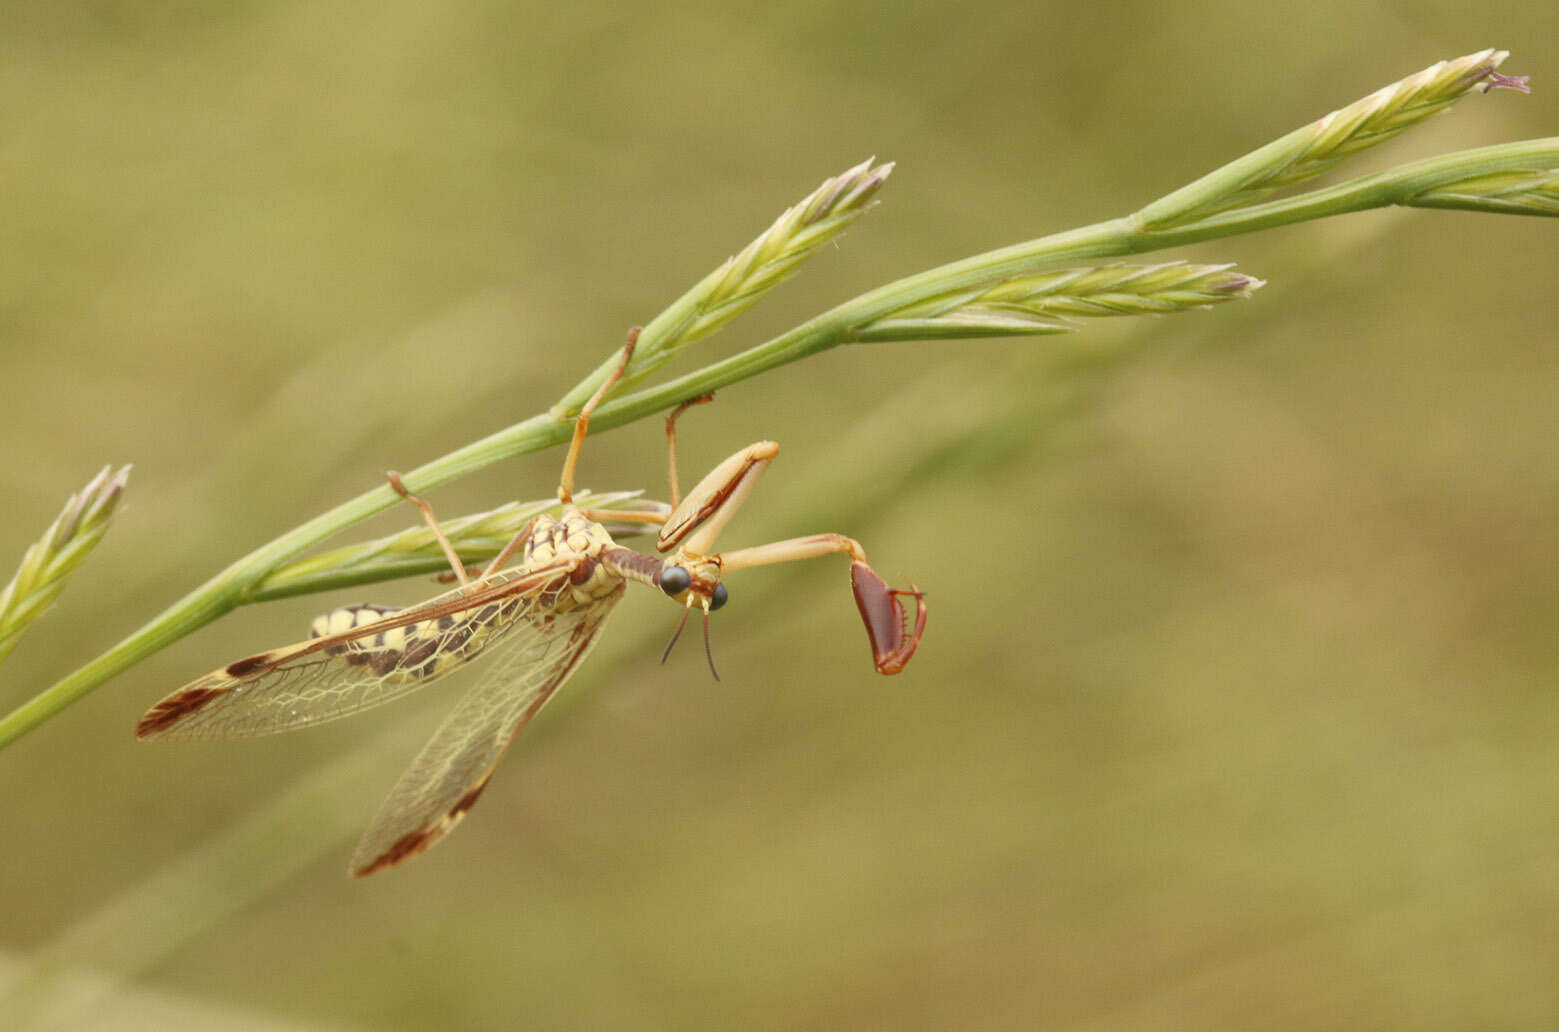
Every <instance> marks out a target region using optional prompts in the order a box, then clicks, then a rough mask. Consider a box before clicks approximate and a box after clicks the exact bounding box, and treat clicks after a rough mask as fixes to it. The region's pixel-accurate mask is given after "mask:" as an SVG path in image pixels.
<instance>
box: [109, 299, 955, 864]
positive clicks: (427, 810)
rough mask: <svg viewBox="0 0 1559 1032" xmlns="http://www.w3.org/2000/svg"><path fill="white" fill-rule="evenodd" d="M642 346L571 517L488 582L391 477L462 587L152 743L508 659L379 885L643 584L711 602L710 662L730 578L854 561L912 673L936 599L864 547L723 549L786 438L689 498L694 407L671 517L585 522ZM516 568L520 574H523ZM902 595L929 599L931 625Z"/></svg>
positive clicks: (381, 822)
mask: <svg viewBox="0 0 1559 1032" xmlns="http://www.w3.org/2000/svg"><path fill="white" fill-rule="evenodd" d="M637 336H638V330H637V329H635V330H633V331H632V332H630V333H629V335H628V343H627V345H626V347H624V349H623V358H622V362H621V363H620V364H619V365H618V366H617V369H616V371H615V372H614V373H613V374H612V375H611V376H610V377H608V378H607V380H606V381H605V382H604V383H603V384H602V385H601V387H600V388H599V389H598V390H597V391H596V392H595V394H594V395H593V396H592V397H591V398H590V400H589V401H588V402H587V403H586V404H585V405H584V407H583V408H582V409H581V410H580V412H579V415H578V416H577V417H576V419H575V423H574V436H573V440H572V441H571V442H570V444H569V449H568V457H567V458H566V459H565V460H564V462H563V474H562V477H561V478H560V482H559V486H558V499H559V500H560V501H561V502H562V503H563V509H562V518H561V519H553V518H552V517H550V516H544V515H543V516H537V517H536V518H534V519H533V520H531V521H530V522H529V523H527V524H526V525H525V526H524V527H523V528H521V529H520V531H519V532H518V533H517V534H516V535H515V536H514V539H513V540H512V541H510V542H509V543H508V545H506V546H505V547H504V548H503V550H502V551H501V552H500V553H499V554H498V556H497V558H495V559H494V560H493V561H492V563H490V564H489V565H488V566H487V567H486V568H485V569H483V570H481V571H480V572H479V573H478V574H477V575H476V576H474V577H472V576H470V575H469V574H468V573H467V571H466V568H465V564H464V563H462V562H461V560H460V557H459V555H458V554H457V553H456V552H455V549H454V547H453V546H452V545H451V544H450V543H449V539H448V538H447V537H445V535H444V533H443V531H442V530H440V528H439V524H438V521H437V520H436V519H435V518H434V516H433V510H432V508H431V507H430V506H429V505H428V503H427V502H425V501H423V500H422V499H421V498H418V497H417V496H415V495H413V494H411V493H410V492H409V491H407V490H406V488H405V487H404V486H403V485H402V484H401V481H400V477H399V476H398V475H396V474H395V473H390V474H387V476H388V477H389V480H390V483H391V485H392V486H393V487H394V488H395V490H396V491H397V492H399V493H400V494H401V495H402V496H403V497H404V498H405V499H406V500H407V501H408V502H411V503H412V504H413V505H415V506H417V508H418V509H419V510H421V512H422V517H423V519H424V520H426V521H427V524H428V527H429V528H430V529H431V530H432V532H433V535H434V537H435V538H436V539H437V540H438V542H439V544H440V545H441V546H442V548H443V550H444V553H445V555H446V556H447V557H448V558H449V562H450V566H451V569H452V571H453V574H454V577H455V579H456V580H457V581H458V582H459V586H458V587H456V588H455V589H454V590H452V591H448V592H446V593H444V594H442V595H439V596H437V597H436V598H433V599H431V600H429V601H427V602H424V603H422V604H420V605H415V606H411V607H409V608H406V609H391V608H388V607H384V606H373V605H354V606H346V607H343V608H340V609H336V610H334V611H333V612H331V613H329V614H327V615H325V616H321V617H319V618H317V619H316V620H315V621H314V626H313V632H312V636H311V637H310V638H309V640H308V641H304V642H300V643H298V644H296V645H288V646H285V647H283V648H278V649H272V650H270V651H269V652H261V653H259V654H258V655H254V656H248V657H246V658H244V659H240V660H237V661H236V662H233V663H229V664H228V665H227V666H224V667H222V668H221V669H220V670H215V671H213V672H211V673H209V674H207V675H206V676H205V677H202V678H200V679H199V680H197V681H193V682H191V683H190V684H188V685H186V686H185V687H183V688H181V689H179V690H178V691H176V692H174V693H173V694H172V695H170V696H168V697H167V698H165V699H163V700H162V701H161V702H159V703H157V705H155V706H153V707H152V708H151V709H149V710H147V712H146V714H145V715H144V716H143V717H142V718H141V720H140V723H138V724H137V725H136V729H135V733H136V736H137V737H140V738H190V739H195V738H242V737H247V736H251V735H262V734H269V733H271V732H275V731H288V730H292V729H294V728H299V727H305V726H312V725H314V724H320V723H323V722H325V721H328V720H334V719H336V718H338V717H345V716H350V715H351V714H353V713H357V712H359V711H360V710H364V709H368V708H369V707H371V706H377V705H379V704H380V703H382V702H388V701H389V700H390V699H393V698H396V697H398V696H401V695H404V694H406V693H407V692H410V691H412V690H414V689H416V688H420V687H422V686H423V685H425V684H429V683H431V682H432V681H435V680H438V679H439V678H441V677H444V676H445V675H447V674H450V673H453V672H454V671H456V670H458V669H460V668H462V667H464V666H465V665H466V664H467V663H469V662H471V661H472V660H474V659H476V658H477V657H478V656H491V657H492V660H491V669H490V670H489V671H488V673H487V675H486V677H484V678H483V679H482V681H481V682H480V683H478V684H477V685H476V686H474V687H473V688H472V689H471V690H470V691H469V692H468V693H467V694H466V695H465V696H464V697H463V698H462V699H461V700H460V702H459V703H458V704H457V705H456V707H455V709H454V711H453V712H452V713H450V715H449V717H448V718H447V719H446V720H445V721H444V723H443V724H442V725H441V726H440V727H439V729H438V731H437V732H435V733H434V735H433V738H432V740H430V741H429V742H428V744H427V745H426V746H424V747H423V749H422V752H421V753H419V754H418V756H417V758H416V759H415V760H414V761H413V762H412V765H411V766H410V767H409V768H408V769H407V770H406V772H405V773H404V774H402V775H401V778H400V781H398V782H397V783H396V785H395V788H394V789H393V790H392V791H391V793H390V797H389V799H387V800H386V801H385V803H384V805H383V806H382V807H381V808H380V810H379V813H378V815H377V816H376V817H375V818H374V821H373V824H372V825H370V826H369V828H368V830H367V832H365V833H364V835H363V838H362V841H361V842H359V843H358V846H357V850H356V852H355V853H354V854H353V856H352V861H351V873H352V874H354V875H357V876H362V875H368V874H372V873H374V872H375V871H379V870H382V869H384V868H386V867H391V866H393V865H395V864H398V863H400V862H401V861H403V860H406V859H409V858H410V857H413V856H416V855H417V854H418V853H421V852H422V851H423V850H425V849H427V848H428V847H429V846H431V845H433V844H434V843H435V842H437V841H438V840H439V839H441V838H442V837H443V836H444V835H445V834H447V833H448V832H449V830H450V828H452V827H454V825H455V824H456V823H458V822H459V820H460V819H461V818H462V817H464V816H465V814H466V812H467V811H468V810H470V809H471V807H472V806H473V805H474V804H475V803H476V800H477V797H478V796H480V795H481V793H482V789H483V788H485V787H486V785H487V781H488V779H489V778H490V777H492V773H493V769H494V767H495V766H496V765H497V763H498V760H499V758H500V757H501V756H502V755H503V752H504V750H505V749H506V748H507V747H508V745H509V742H510V741H511V740H512V739H513V738H514V736H515V735H516V734H517V733H518V732H519V731H520V729H521V728H523V727H524V726H525V725H526V724H527V723H529V721H530V719H531V718H532V717H534V716H535V715H536V713H537V711H539V710H540V709H541V708H542V706H544V705H546V703H547V700H548V699H550V698H552V696H553V693H555V692H556V691H557V690H558V688H559V687H561V686H562V684H563V682H564V681H567V680H568V678H569V676H570V675H571V674H573V672H574V671H575V670H576V669H577V668H578V667H579V665H580V664H581V663H582V662H584V659H585V656H586V655H588V654H589V652H590V649H591V646H593V645H594V644H595V641H596V636H597V635H598V634H599V633H600V631H601V627H602V626H603V625H604V624H605V623H606V618H607V616H608V615H609V614H610V613H611V611H612V608H613V607H614V606H616V604H617V602H618V600H619V599H621V598H622V596H623V592H624V588H625V585H626V584H627V582H628V581H636V582H638V583H640V584H648V585H651V586H652V587H657V588H659V589H660V590H661V591H662V592H664V593H665V594H666V595H668V596H670V597H671V598H672V599H674V600H676V601H678V602H681V603H682V604H683V607H684V608H683V623H684V624H685V623H686V621H687V616H688V614H689V613H691V612H692V610H693V607H694V606H695V605H696V606H697V607H698V608H699V609H701V610H702V611H703V618H704V642H705V649H706V651H707V649H708V627H709V624H708V620H709V613H710V611H711V610H715V609H719V608H720V607H721V606H722V605H724V604H725V601H726V596H727V592H726V588H725V585H724V584H722V583H721V577H722V576H723V575H724V574H727V573H730V572H731V571H733V570H742V569H746V568H747V567H750V566H767V565H769V564H772V563H784V562H790V561H792V560H796V559H811V558H815V557H817V556H823V555H829V554H831V553H834V552H846V553H848V554H849V556H850V583H851V585H852V587H853V588H854V591H855V601H856V605H857V606H858V607H859V609H860V612H861V618H862V620H863V622H864V623H865V624H866V635H867V637H868V639H870V642H871V648H872V658H873V660H874V662H875V664H876V667H877V670H878V672H880V673H883V674H896V673H898V672H899V671H900V670H902V669H903V668H904V664H906V663H908V662H909V659H910V657H911V656H912V655H914V653H915V648H916V646H917V645H918V644H919V643H920V637H921V634H922V633H923V632H924V630H925V626H926V601H925V597H924V595H923V594H922V593H921V592H920V591H919V590H917V589H916V588H915V587H914V585H911V586H910V588H909V589H908V590H899V589H896V588H890V587H889V586H888V584H887V582H886V581H884V580H883V579H882V578H881V577H879V576H878V575H877V574H876V573H875V572H874V571H873V570H872V568H871V567H870V566H868V565H866V554H865V552H863V551H862V549H861V546H860V545H859V544H858V543H856V542H855V541H854V540H852V539H850V538H847V537H845V536H843V535H842V534H814V535H812V536H810V537H803V538H794V539H792V540H789V541H777V542H775V543H773V544H768V545H759V546H757V547H755V548H743V549H738V550H736V551H733V552H724V553H718V552H713V551H711V550H712V549H713V547H714V543H715V538H716V537H717V536H718V535H719V533H720V531H721V530H722V529H724V527H725V525H726V523H727V522H728V521H729V520H730V519H731V517H732V516H733V515H734V514H735V512H736V510H737V509H738V508H739V507H740V506H741V504H742V502H744V501H746V499H747V495H748V493H749V492H750V491H751V490H752V488H753V485H754V483H756V482H757V480H758V477H759V476H760V475H761V474H762V473H763V471H764V470H765V469H767V468H768V465H769V463H770V462H772V461H773V460H774V456H775V455H776V454H777V453H778V452H779V446H778V445H777V444H775V443H774V442H772V441H759V442H758V443H757V444H751V445H748V446H747V447H745V448H743V449H742V450H741V451H739V452H737V453H736V454H734V455H732V456H731V457H730V458H728V459H726V460H725V461H724V462H722V463H720V465H718V466H716V467H715V468H714V470H713V471H712V472H710V474H709V475H708V476H706V477H705V478H704V479H703V481H702V482H700V483H699V485H698V486H697V487H695V488H693V490H692V491H691V492H689V493H688V495H687V497H686V498H680V499H679V498H678V494H679V491H678V485H677V472H676V469H677V467H676V454H677V453H676V447H677V445H676V419H677V416H678V415H680V414H681V413H682V412H683V411H684V410H685V409H686V408H687V407H688V405H690V404H697V403H698V402H700V401H706V400H708V398H707V397H705V398H700V399H695V400H694V401H692V402H688V403H687V404H684V405H680V406H678V407H677V409H676V410H675V411H673V412H672V413H671V415H670V416H668V417H667V420H666V437H667V446H668V450H669V451H670V479H671V509H670V512H669V514H667V515H662V514H660V513H634V514H628V513H622V512H605V511H593V510H589V509H579V508H577V507H575V505H574V471H575V467H576V465H577V464H578V461H579V452H580V447H581V445H583V443H584V440H585V435H586V434H587V433H588V432H589V427H590V414H591V412H592V411H594V409H595V407H596V406H597V405H598V404H600V402H601V399H602V398H603V397H604V396H605V395H606V393H607V391H608V390H609V389H610V388H611V386H612V385H613V384H614V383H615V382H616V381H617V380H618V379H619V378H620V377H621V376H622V374H623V371H624V370H625V369H626V368H627V365H628V361H629V359H630V358H631V357H632V355H633V345H634V341H635V340H636V339H637ZM630 516H631V517H632V518H633V519H634V521H635V522H640V523H644V524H647V525H650V526H653V525H656V524H659V525H660V536H659V539H658V541H657V547H658V549H659V551H660V552H662V553H667V552H670V553H671V554H670V556H669V557H667V558H665V559H657V558H654V557H652V556H647V555H643V554H641V553H639V552H635V551H634V550H632V549H630V548H623V547H622V546H620V545H618V544H616V543H615V542H614V541H613V540H612V538H611V535H610V534H608V533H607V530H606V528H605V527H603V526H602V525H601V523H599V522H597V521H598V520H602V519H611V520H616V521H622V520H624V518H625V517H630ZM516 554H518V556H519V562H518V563H516V564H515V565H513V566H510V567H507V568H505V565H504V564H505V563H507V562H509V560H510V559H511V558H513V557H514V556H515V555H516ZM901 598H913V599H914V600H915V603H916V615H915V623H914V627H913V628H911V627H910V625H909V619H908V616H907V614H906V613H905V611H904V607H903V605H902V604H901V603H900V601H899V600H900V599H901ZM680 631H681V625H679V627H678V633H680ZM672 640H673V642H675V640H676V639H675V638H673V639H672ZM668 652H669V647H668ZM663 658H664V657H663ZM710 668H711V670H713V662H712V661H711V663H710Z"/></svg>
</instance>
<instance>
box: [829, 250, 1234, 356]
mask: <svg viewBox="0 0 1559 1032" xmlns="http://www.w3.org/2000/svg"><path fill="white" fill-rule="evenodd" d="M1231 268H1233V266H1231V265H1191V264H1188V263H1185V262H1164V263H1162V264H1158V265H1131V264H1124V263H1122V264H1112V265H1097V266H1093V267H1091V268H1082V269H1058V270H1056V271H1055V272H1045V273H1040V274H1039V275H1035V276H1017V277H1014V278H1012V279H1008V280H1003V281H1002V282H1000V283H997V284H996V285H995V286H991V287H985V288H981V289H974V290H960V291H949V292H948V293H946V294H942V295H939V296H937V297H933V298H929V299H927V300H925V301H920V302H917V303H915V304H910V305H905V306H904V307H903V308H900V309H898V310H897V311H894V312H891V313H889V314H888V315H886V316H884V317H883V318H880V319H877V320H875V321H873V322H870V323H868V324H867V325H865V326H864V327H862V328H861V329H860V330H859V331H857V333H856V335H855V339H857V340H861V341H871V342H876V341H894V340H932V339H952V338H960V337H1007V336H1013V335H1020V334H1047V333H1070V332H1072V331H1074V330H1076V329H1077V326H1076V324H1075V323H1073V322H1072V321H1071V320H1072V319H1074V318H1091V317H1097V316H1105V315H1168V314H1170V313H1173V312H1187V311H1191V310H1193V309H1204V308H1210V307H1212V306H1213V305H1216V304H1221V303H1223V302H1225V301H1237V300H1240V299H1242V298H1247V297H1249V296H1250V295H1251V294H1252V293H1253V292H1254V291H1255V290H1257V289H1258V288H1259V287H1261V286H1263V285H1264V283H1265V281H1263V280H1259V279H1257V278H1255V277H1254V276H1246V275H1244V274H1243V273H1238V272H1230V271H1229V270H1230V269H1231Z"/></svg>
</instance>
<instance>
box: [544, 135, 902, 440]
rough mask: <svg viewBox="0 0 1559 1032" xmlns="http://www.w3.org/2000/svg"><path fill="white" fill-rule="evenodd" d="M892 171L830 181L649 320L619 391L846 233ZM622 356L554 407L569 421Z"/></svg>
mask: <svg viewBox="0 0 1559 1032" xmlns="http://www.w3.org/2000/svg"><path fill="white" fill-rule="evenodd" d="M892 171H893V163H892V162H887V163H884V164H877V159H875V158H868V159H867V160H865V161H863V162H861V163H860V164H859V165H856V166H855V167H854V168H852V169H848V170H847V171H845V172H843V173H841V174H840V175H837V176H834V177H833V178H832V179H826V180H824V181H823V184H822V185H821V186H819V187H818V188H817V189H816V190H813V191H812V193H811V194H810V195H808V196H807V198H806V199H805V200H803V201H802V202H801V203H799V204H797V205H794V206H793V207H790V208H788V209H786V210H785V213H784V214H782V215H781V216H780V217H779V218H777V219H775V220H774V223H773V224H772V225H771V226H769V228H768V229H766V230H764V231H763V233H762V234H760V235H759V236H758V238H757V239H755V240H754V241H753V242H752V243H750V244H748V245H747V246H746V247H744V248H742V250H741V252H740V253H739V254H737V255H735V256H733V257H731V258H727V259H726V260H725V263H724V264H723V265H721V266H720V267H719V268H718V269H716V270H715V271H714V272H712V273H710V274H709V275H708V276H705V277H704V279H703V281H702V282H701V283H699V284H698V285H697V286H695V287H694V288H693V289H692V290H689V291H688V292H687V293H686V294H684V295H682V297H680V298H679V299H677V301H676V302H675V303H674V304H672V306H671V307H670V308H667V309H666V310H665V311H663V312H661V313H660V314H659V315H657V316H656V317H655V318H654V319H652V320H650V322H649V323H648V324H646V325H645V327H644V332H643V333H641V334H640V335H639V342H638V344H637V345H636V346H635V349H634V355H633V362H632V364H631V365H630V366H629V367H628V375H627V376H626V377H624V378H623V380H622V382H621V383H620V384H619V385H618V386H617V388H616V389H617V390H619V391H620V390H622V389H624V388H626V387H628V386H631V385H632V384H634V383H637V382H639V381H641V380H642V379H644V377H646V376H648V375H649V374H650V373H652V372H654V371H655V370H656V369H658V368H660V367H661V366H662V365H665V364H666V363H667V362H669V361H671V360H672V359H673V358H675V357H676V356H677V355H678V354H679V353H680V352H681V351H682V349H683V348H685V347H687V346H688V345H689V344H692V343H693V342H694V341H698V340H701V339H703V338H704V337H707V336H709V335H710V334H712V333H714V332H715V331H716V330H718V329H719V328H720V327H722V326H724V325H725V324H726V323H728V322H730V321H731V320H732V319H734V318H736V316H738V315H740V314H741V313H742V312H745V311H746V310H747V309H748V308H750V307H752V305H753V304H754V303H755V302H756V301H757V300H758V298H759V297H761V296H763V294H764V293H766V292H767V291H769V290H771V289H772V288H774V287H776V286H778V285H779V284H780V283H782V282H784V281H785V280H786V279H787V278H788V277H789V276H790V275H791V274H792V273H793V272H795V271H796V269H797V268H799V267H800V265H801V263H802V262H804V261H806V260H807V259H808V258H810V257H811V256H812V255H813V253H815V252H816V251H817V249H818V248H819V247H821V246H822V245H823V244H825V243H827V242H828V241H830V240H832V239H834V238H835V237H837V236H838V235H839V234H840V233H842V232H844V230H845V228H846V227H848V226H849V225H850V223H852V222H854V221H855V220H856V219H857V218H859V217H860V216H861V215H862V214H863V213H865V212H866V211H867V209H869V208H870V207H871V199H872V197H873V196H874V195H875V194H876V193H877V189H878V188H879V187H881V186H882V184H883V182H884V181H886V180H887V178H888V176H889V174H891V173H892ZM619 355H620V353H619V352H618V351H617V350H615V349H614V350H613V353H612V354H611V355H610V356H608V358H607V359H606V361H604V362H603V363H602V364H601V365H600V366H599V367H598V368H597V369H596V370H595V372H593V373H591V374H590V375H589V376H587V377H585V379H583V380H581V381H580V382H579V384H578V385H577V386H575V387H574V388H573V390H571V391H569V392H568V393H567V394H565V395H564V396H563V398H562V400H560V401H559V402H558V403H557V404H556V405H554V406H553V407H552V417H553V418H554V419H561V418H563V417H565V416H567V415H569V414H571V413H573V412H576V411H578V409H579V407H580V406H581V405H583V404H584V403H585V400H586V399H588V398H589V397H590V395H591V394H592V393H594V391H595V389H596V387H597V386H599V385H600V384H601V382H602V381H603V380H605V379H606V377H607V376H608V375H610V373H611V371H612V370H613V369H615V368H616V367H617V362H618V358H619Z"/></svg>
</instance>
